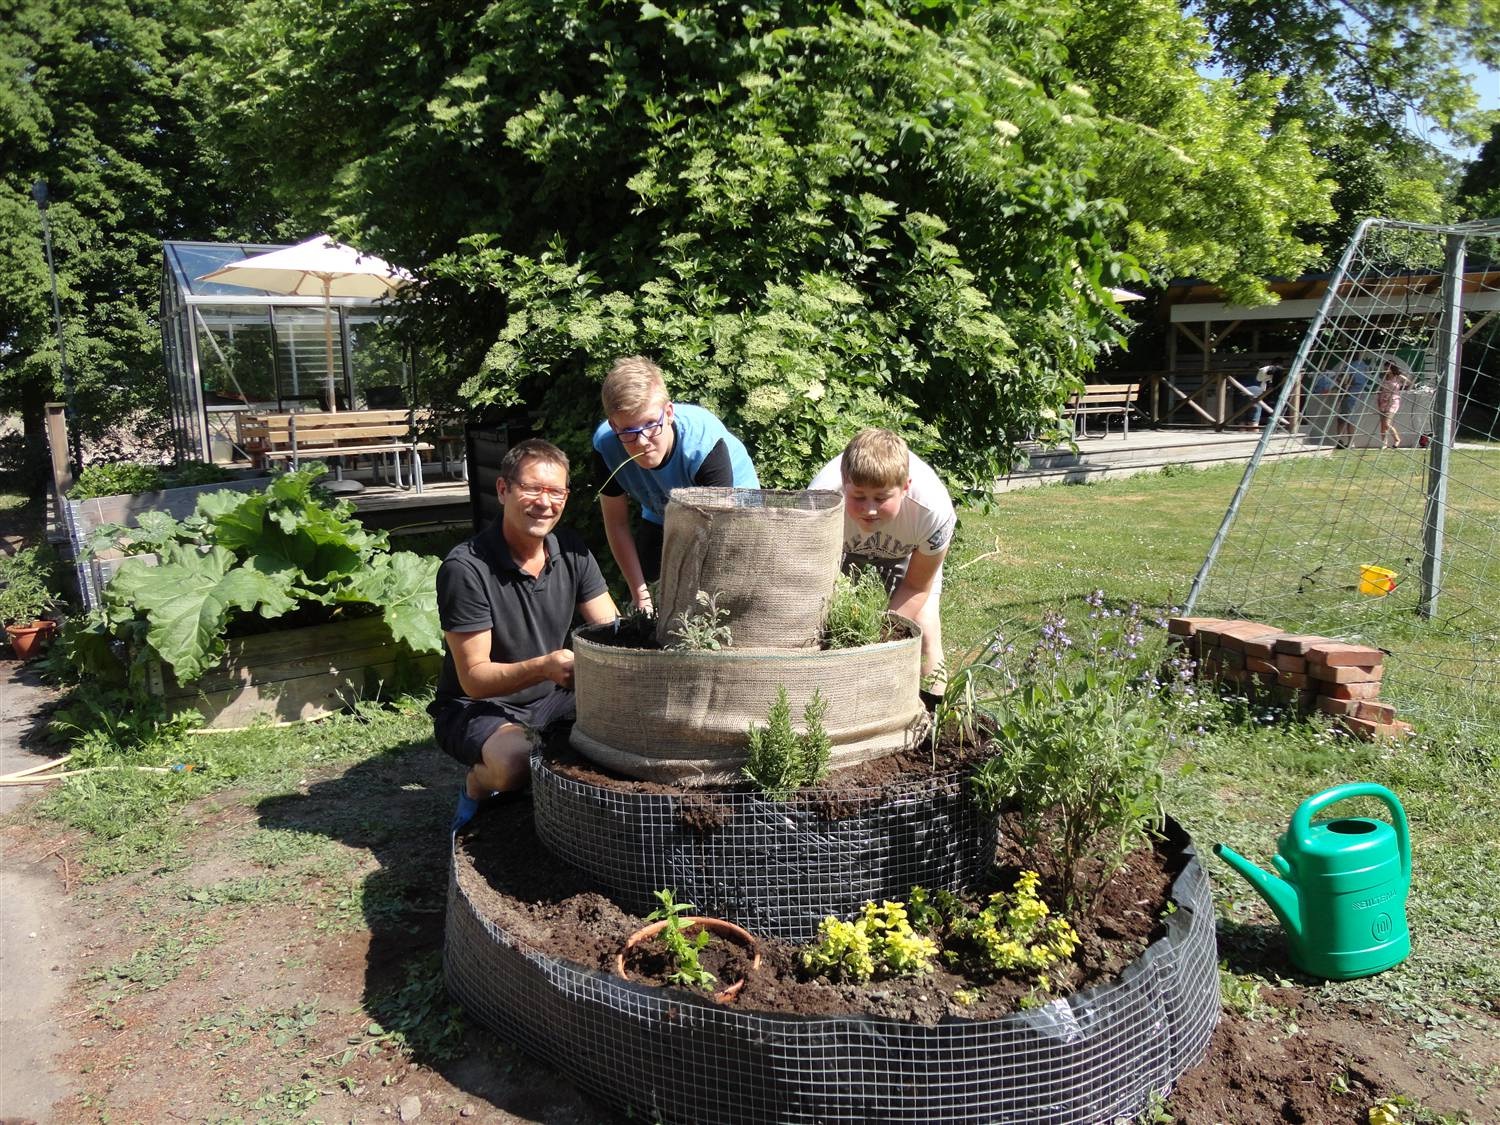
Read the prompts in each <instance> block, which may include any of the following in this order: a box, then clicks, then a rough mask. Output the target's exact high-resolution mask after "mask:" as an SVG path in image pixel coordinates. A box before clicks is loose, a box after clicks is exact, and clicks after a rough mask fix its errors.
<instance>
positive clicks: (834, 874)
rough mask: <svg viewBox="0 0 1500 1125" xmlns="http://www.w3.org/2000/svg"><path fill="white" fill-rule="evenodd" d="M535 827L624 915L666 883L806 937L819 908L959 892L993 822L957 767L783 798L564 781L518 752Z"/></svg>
mask: <svg viewBox="0 0 1500 1125" xmlns="http://www.w3.org/2000/svg"><path fill="white" fill-rule="evenodd" d="M531 784H532V794H533V802H534V805H535V810H536V829H537V835H538V836H539V837H540V838H541V840H542V843H544V844H545V845H546V846H547V849H548V850H549V851H551V852H552V853H553V854H554V855H556V856H558V857H559V858H560V859H562V860H565V861H566V862H567V863H569V864H571V865H572V866H574V867H576V868H578V869H579V870H580V871H582V872H584V874H586V875H588V876H590V877H591V878H593V879H596V880H598V881H599V882H600V883H602V884H604V886H605V887H607V888H609V890H610V892H611V893H610V897H611V898H613V899H614V900H615V901H616V902H618V903H619V904H620V905H621V906H622V907H624V908H625V909H626V910H629V911H630V912H631V913H634V914H646V913H648V912H650V911H651V910H653V909H655V907H656V906H657V905H658V903H657V901H656V899H655V898H654V897H653V895H654V892H656V891H657V890H660V889H661V888H663V887H670V888H672V890H673V891H674V893H675V895H676V897H677V901H679V902H690V903H692V904H693V905H694V906H695V907H696V908H697V911H698V913H701V914H711V915H713V916H714V917H716V918H727V919H728V920H729V921H731V922H736V923H738V924H739V925H741V926H744V927H745V928H746V929H748V930H751V931H753V932H754V933H757V934H764V935H767V936H769V937H778V938H784V939H786V940H789V941H807V940H809V939H810V938H812V937H813V936H814V935H815V934H816V933H817V929H818V923H819V922H821V921H822V920H823V919H824V918H825V917H827V916H828V915H830V914H832V915H837V916H838V917H841V918H848V917H850V916H852V915H853V914H855V913H857V912H858V911H859V909H860V908H861V907H862V906H864V904H865V903H866V902H881V901H883V900H885V899H898V900H900V901H903V902H904V901H905V900H906V899H907V897H908V896H909V894H910V893H911V889H912V887H913V886H918V885H920V886H923V887H926V888H927V889H928V890H949V891H954V892H959V891H963V890H966V889H967V888H968V887H969V886H971V885H972V884H973V883H974V882H975V881H976V880H977V879H978V878H979V876H980V875H982V874H983V873H984V871H985V868H986V867H987V866H988V864H989V862H990V860H991V858H992V857H993V856H994V854H995V846H996V832H997V828H998V824H997V819H996V817H994V816H993V815H990V816H986V815H984V814H983V813H981V812H980V810H979V809H978V807H977V806H976V805H975V804H974V802H973V801H972V800H970V799H969V796H968V794H967V792H966V791H965V790H966V786H965V785H964V783H963V775H962V774H960V773H951V774H945V775H942V776H940V777H935V778H929V779H925V780H922V781H919V782H910V783H904V784H900V785H891V786H883V787H880V788H869V789H859V790H841V791H839V792H838V793H837V794H836V805H835V804H833V803H830V802H829V801H828V800H827V799H824V801H823V803H821V804H820V803H818V797H817V792H818V791H813V793H812V794H810V795H809V796H810V798H811V799H808V800H804V799H802V798H797V797H794V798H793V800H792V801H791V802H789V803H785V804H783V803H781V802H777V801H771V800H767V799H766V798H765V797H763V796H761V795H759V794H756V793H745V792H725V791H719V792H714V793H708V792H700V793H685V794H682V795H680V796H679V795H677V794H654V793H632V792H624V791H621V790H616V789H610V788H606V787H604V786H598V785H591V784H588V783H586V782H582V781H577V780H574V779H572V778H568V777H564V776H562V775H561V774H559V773H558V772H557V771H555V770H553V769H551V768H550V767H549V766H548V765H547V763H546V761H545V760H544V759H543V758H542V757H541V755H533V756H532V759H531Z"/></svg>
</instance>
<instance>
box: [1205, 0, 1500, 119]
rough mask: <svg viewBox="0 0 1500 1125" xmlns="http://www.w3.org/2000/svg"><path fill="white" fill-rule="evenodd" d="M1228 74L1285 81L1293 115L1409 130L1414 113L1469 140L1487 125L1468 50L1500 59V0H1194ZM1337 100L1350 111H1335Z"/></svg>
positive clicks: (1480, 57) (1494, 61) (1492, 61)
mask: <svg viewBox="0 0 1500 1125" xmlns="http://www.w3.org/2000/svg"><path fill="white" fill-rule="evenodd" d="M1189 3H1190V6H1191V10H1192V11H1193V12H1195V13H1196V14H1198V15H1200V16H1201V17H1202V18H1203V21H1204V23H1205V24H1206V25H1207V27H1208V31H1209V36H1210V39H1211V41H1212V43H1213V45H1214V59H1215V60H1216V61H1217V62H1219V63H1220V64H1221V65H1222V66H1223V67H1224V68H1225V69H1226V70H1227V71H1228V72H1229V73H1231V74H1235V75H1238V76H1248V75H1251V74H1270V75H1277V76H1281V77H1283V78H1285V79H1286V80H1287V83H1288V86H1287V89H1286V93H1285V95H1284V101H1285V104H1286V107H1287V111H1288V115H1289V116H1296V117H1299V118H1301V119H1302V120H1304V121H1314V120H1315V119H1317V118H1320V117H1328V116H1330V115H1331V116H1334V117H1336V118H1337V120H1336V121H1332V122H1330V124H1332V125H1334V126H1335V127H1340V126H1342V127H1344V128H1350V129H1354V130H1357V131H1360V132H1364V133H1369V134H1372V135H1374V136H1375V137H1377V138H1378V139H1380V140H1384V141H1389V140H1391V139H1394V138H1406V139H1410V137H1411V134H1412V120H1411V118H1412V116H1415V117H1416V118H1418V119H1422V120H1427V121H1431V122H1433V123H1435V124H1436V125H1437V126H1438V128H1440V129H1442V130H1443V131H1444V132H1446V133H1448V134H1450V135H1451V136H1453V137H1454V138H1456V139H1459V140H1463V141H1469V142H1474V141H1479V140H1481V139H1482V138H1483V136H1484V134H1485V132H1486V131H1487V128H1488V122H1487V119H1486V115H1484V114H1481V113H1479V112H1477V109H1476V107H1477V98H1476V97H1475V93H1474V89H1473V84H1472V83H1471V81H1470V80H1469V77H1468V75H1467V74H1466V73H1465V70H1464V63H1465V60H1466V59H1474V60H1476V61H1478V62H1481V63H1485V64H1487V65H1489V66H1500V2H1497V0H1468V2H1466V3H1441V2H1436V0H1361V2H1360V3H1353V2H1351V0H1189ZM1335 107H1339V108H1341V109H1342V111H1343V114H1342V115H1337V114H1331V111H1332V110H1333V109H1334V108H1335Z"/></svg>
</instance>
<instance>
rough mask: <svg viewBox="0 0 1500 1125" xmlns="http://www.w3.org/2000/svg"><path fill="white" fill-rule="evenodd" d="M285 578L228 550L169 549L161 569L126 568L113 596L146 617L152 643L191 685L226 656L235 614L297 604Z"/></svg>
mask: <svg viewBox="0 0 1500 1125" xmlns="http://www.w3.org/2000/svg"><path fill="white" fill-rule="evenodd" d="M285 577H286V575H285V574H268V573H266V572H264V571H261V570H256V569H254V568H251V567H246V566H240V565H238V564H237V562H236V560H235V557H234V555H233V554H232V553H231V552H229V551H227V550H225V549H224V548H223V547H214V548H212V549H210V550H209V551H207V552H203V553H200V552H198V551H196V550H194V549H192V548H189V547H169V548H168V549H167V552H166V554H165V555H164V556H163V558H162V560H161V562H160V563H159V564H158V565H156V566H150V565H147V564H146V563H145V562H144V560H131V561H129V562H127V563H126V564H125V565H123V566H121V568H120V570H119V572H118V573H117V574H116V575H115V577H114V579H113V581H111V583H110V587H109V598H110V600H111V601H122V600H123V601H124V602H126V603H128V604H131V605H133V606H134V607H135V609H136V611H137V612H138V613H140V614H144V615H145V617H146V621H147V632H146V639H147V642H148V643H149V644H150V646H151V647H152V648H153V649H154V650H155V651H156V653H157V655H158V656H160V657H161V659H162V660H163V661H165V662H166V663H167V664H170V665H171V666H172V670H173V672H174V673H176V675H177V679H178V680H179V681H180V682H183V683H187V682H189V681H192V680H195V679H197V678H198V677H199V676H201V675H202V674H203V673H204V672H205V671H206V670H207V669H208V668H209V667H210V666H211V665H213V664H214V663H215V662H216V661H217V660H218V659H219V658H220V656H222V655H223V650H224V639H223V634H224V625H225V623H226V621H227V619H228V617H229V614H230V611H231V610H235V609H239V610H244V611H247V612H248V611H250V610H254V609H259V610H260V613H261V616H263V617H279V616H280V615H281V614H283V613H286V612H288V611H289V610H291V609H292V608H293V607H294V606H295V605H296V602H295V601H294V600H293V599H292V598H291V597H290V596H289V594H288V582H286V581H285Z"/></svg>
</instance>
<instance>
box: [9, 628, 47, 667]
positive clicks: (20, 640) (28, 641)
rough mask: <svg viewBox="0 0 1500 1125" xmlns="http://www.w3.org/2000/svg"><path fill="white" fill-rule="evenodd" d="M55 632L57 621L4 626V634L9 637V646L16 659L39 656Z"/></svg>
mask: <svg viewBox="0 0 1500 1125" xmlns="http://www.w3.org/2000/svg"><path fill="white" fill-rule="evenodd" d="M55 632H57V622H56V621H47V620H40V621H33V622H32V623H31V624H30V625H7V626H6V627H5V635H6V636H7V637H9V638H10V648H11V651H12V652H14V653H15V654H16V659H17V660H32V659H34V658H36V657H38V656H40V655H41V654H42V652H43V650H44V649H46V647H47V642H48V641H49V640H50V639H51V638H52V634H53V633H55Z"/></svg>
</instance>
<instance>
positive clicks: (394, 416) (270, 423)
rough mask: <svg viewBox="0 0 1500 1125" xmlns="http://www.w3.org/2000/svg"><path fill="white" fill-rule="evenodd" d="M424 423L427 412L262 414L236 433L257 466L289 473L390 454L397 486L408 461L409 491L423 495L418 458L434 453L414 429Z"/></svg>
mask: <svg viewBox="0 0 1500 1125" xmlns="http://www.w3.org/2000/svg"><path fill="white" fill-rule="evenodd" d="M425 421H426V412H425V411H421V410H416V411H413V410H343V411H338V412H336V413H323V412H320V411H304V412H301V413H295V414H260V415H255V416H252V417H247V418H246V419H245V420H244V422H243V423H242V425H241V428H240V434H241V435H242V437H243V438H244V440H245V448H246V451H247V452H249V453H250V454H251V455H252V457H253V458H254V459H255V461H256V463H257V464H262V463H264V462H267V461H281V460H284V461H286V462H288V464H289V465H290V466H291V467H292V468H293V469H296V468H297V467H298V466H299V465H300V464H301V462H303V461H328V460H336V461H340V462H341V461H342V460H343V459H344V458H346V457H365V456H372V455H379V454H386V453H389V454H392V455H393V456H392V461H393V464H394V465H395V469H396V485H397V487H404V485H403V484H402V481H401V458H402V457H403V456H407V457H410V458H411V483H412V488H413V490H414V491H416V492H421V491H422V454H423V453H425V452H430V451H431V449H432V445H431V443H429V442H424V441H421V440H419V438H418V437H417V428H418V427H419V426H421V425H422V424H423V423H425ZM336 467H337V466H336Z"/></svg>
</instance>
